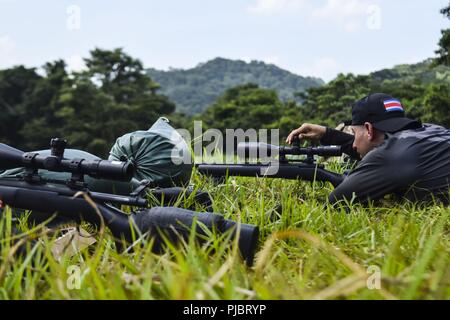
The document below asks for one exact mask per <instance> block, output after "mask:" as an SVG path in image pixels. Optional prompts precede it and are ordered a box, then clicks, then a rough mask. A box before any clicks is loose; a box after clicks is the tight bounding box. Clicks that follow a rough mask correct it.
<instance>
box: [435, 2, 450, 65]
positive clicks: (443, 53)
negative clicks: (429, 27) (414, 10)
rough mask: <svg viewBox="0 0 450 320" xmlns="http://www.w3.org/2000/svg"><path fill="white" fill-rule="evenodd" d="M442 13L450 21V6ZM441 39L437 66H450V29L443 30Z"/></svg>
mask: <svg viewBox="0 0 450 320" xmlns="http://www.w3.org/2000/svg"><path fill="white" fill-rule="evenodd" d="M441 13H442V14H443V15H444V16H446V17H447V18H448V19H450V5H448V6H447V7H445V8H443V9H442V10H441ZM441 34H442V36H441V39H440V40H439V43H438V45H439V49H438V50H437V51H436V53H437V54H438V58H437V59H436V63H437V64H444V65H447V66H450V29H444V30H441Z"/></svg>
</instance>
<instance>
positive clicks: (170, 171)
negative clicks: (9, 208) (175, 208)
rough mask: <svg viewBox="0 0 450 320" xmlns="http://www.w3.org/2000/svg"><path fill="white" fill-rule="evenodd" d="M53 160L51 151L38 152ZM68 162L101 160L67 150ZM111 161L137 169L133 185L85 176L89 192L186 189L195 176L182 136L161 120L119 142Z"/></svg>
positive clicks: (43, 173)
mask: <svg viewBox="0 0 450 320" xmlns="http://www.w3.org/2000/svg"><path fill="white" fill-rule="evenodd" d="M36 152H37V153H39V154H40V155H43V156H49V155H50V154H51V151H50V150H40V151H36ZM64 158H67V159H74V158H81V159H86V160H101V159H100V158H99V157H97V156H95V155H93V154H91V153H88V152H85V151H82V150H76V149H66V150H65V151H64ZM109 160H119V161H121V160H130V161H132V162H133V163H134V165H135V166H136V171H135V174H134V177H133V178H132V179H131V181H130V182H118V181H111V180H106V179H96V178H92V177H90V176H87V175H85V176H84V181H85V182H86V184H87V186H88V188H89V190H91V191H94V192H103V193H113V194H120V195H128V194H130V192H131V191H133V190H134V189H135V188H137V187H138V186H139V182H140V181H141V180H143V179H146V180H148V181H150V182H151V184H150V187H163V188H164V187H173V186H184V185H187V184H188V183H189V180H190V178H191V173H192V161H191V152H190V150H189V147H188V145H187V144H186V142H185V141H184V140H183V138H182V137H181V135H180V134H179V133H178V132H177V131H176V130H175V129H174V128H173V127H172V126H170V125H169V123H168V120H167V119H165V118H159V119H158V120H157V121H156V122H155V123H154V124H153V126H152V127H151V128H150V129H149V130H147V131H136V132H132V133H128V134H125V135H123V136H122V137H120V138H118V139H117V141H116V143H115V144H114V146H113V147H112V149H111V151H110V156H109ZM24 172H25V169H24V168H14V169H10V170H6V171H3V172H2V171H0V178H6V177H7V178H13V179H14V178H17V179H20V177H21V176H22V174H23V173H24ZM38 175H39V176H40V177H41V178H43V179H45V180H51V181H52V182H55V183H65V182H66V181H68V180H69V179H70V177H71V173H69V172H54V171H48V170H43V169H39V170H38Z"/></svg>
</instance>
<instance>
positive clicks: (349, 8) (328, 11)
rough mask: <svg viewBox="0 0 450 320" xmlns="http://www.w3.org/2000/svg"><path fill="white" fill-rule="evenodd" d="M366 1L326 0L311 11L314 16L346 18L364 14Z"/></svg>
mask: <svg viewBox="0 0 450 320" xmlns="http://www.w3.org/2000/svg"><path fill="white" fill-rule="evenodd" d="M367 6H368V4H367V2H366V1H364V0H327V2H326V3H325V5H324V6H322V7H319V8H317V9H315V10H314V11H313V13H312V15H313V17H315V18H323V19H346V18H353V17H358V16H361V15H365V13H366V10H367Z"/></svg>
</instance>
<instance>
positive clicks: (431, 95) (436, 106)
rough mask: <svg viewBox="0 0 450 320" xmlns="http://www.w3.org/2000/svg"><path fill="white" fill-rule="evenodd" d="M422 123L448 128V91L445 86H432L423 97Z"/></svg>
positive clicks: (449, 106)
mask: <svg viewBox="0 0 450 320" xmlns="http://www.w3.org/2000/svg"><path fill="white" fill-rule="evenodd" d="M424 111H425V115H424V117H423V120H424V121H428V122H432V123H437V124H440V125H443V126H444V127H446V128H450V112H449V111H450V90H449V89H448V87H447V86H446V85H442V84H437V85H436V84H432V85H430V86H429V87H428V88H427V91H426V94H425V97H424Z"/></svg>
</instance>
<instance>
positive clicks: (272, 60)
mask: <svg viewBox="0 0 450 320" xmlns="http://www.w3.org/2000/svg"><path fill="white" fill-rule="evenodd" d="M262 61H264V62H265V63H267V64H276V65H278V64H279V63H280V57H278V56H269V57H265V58H263V59H262Z"/></svg>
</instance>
